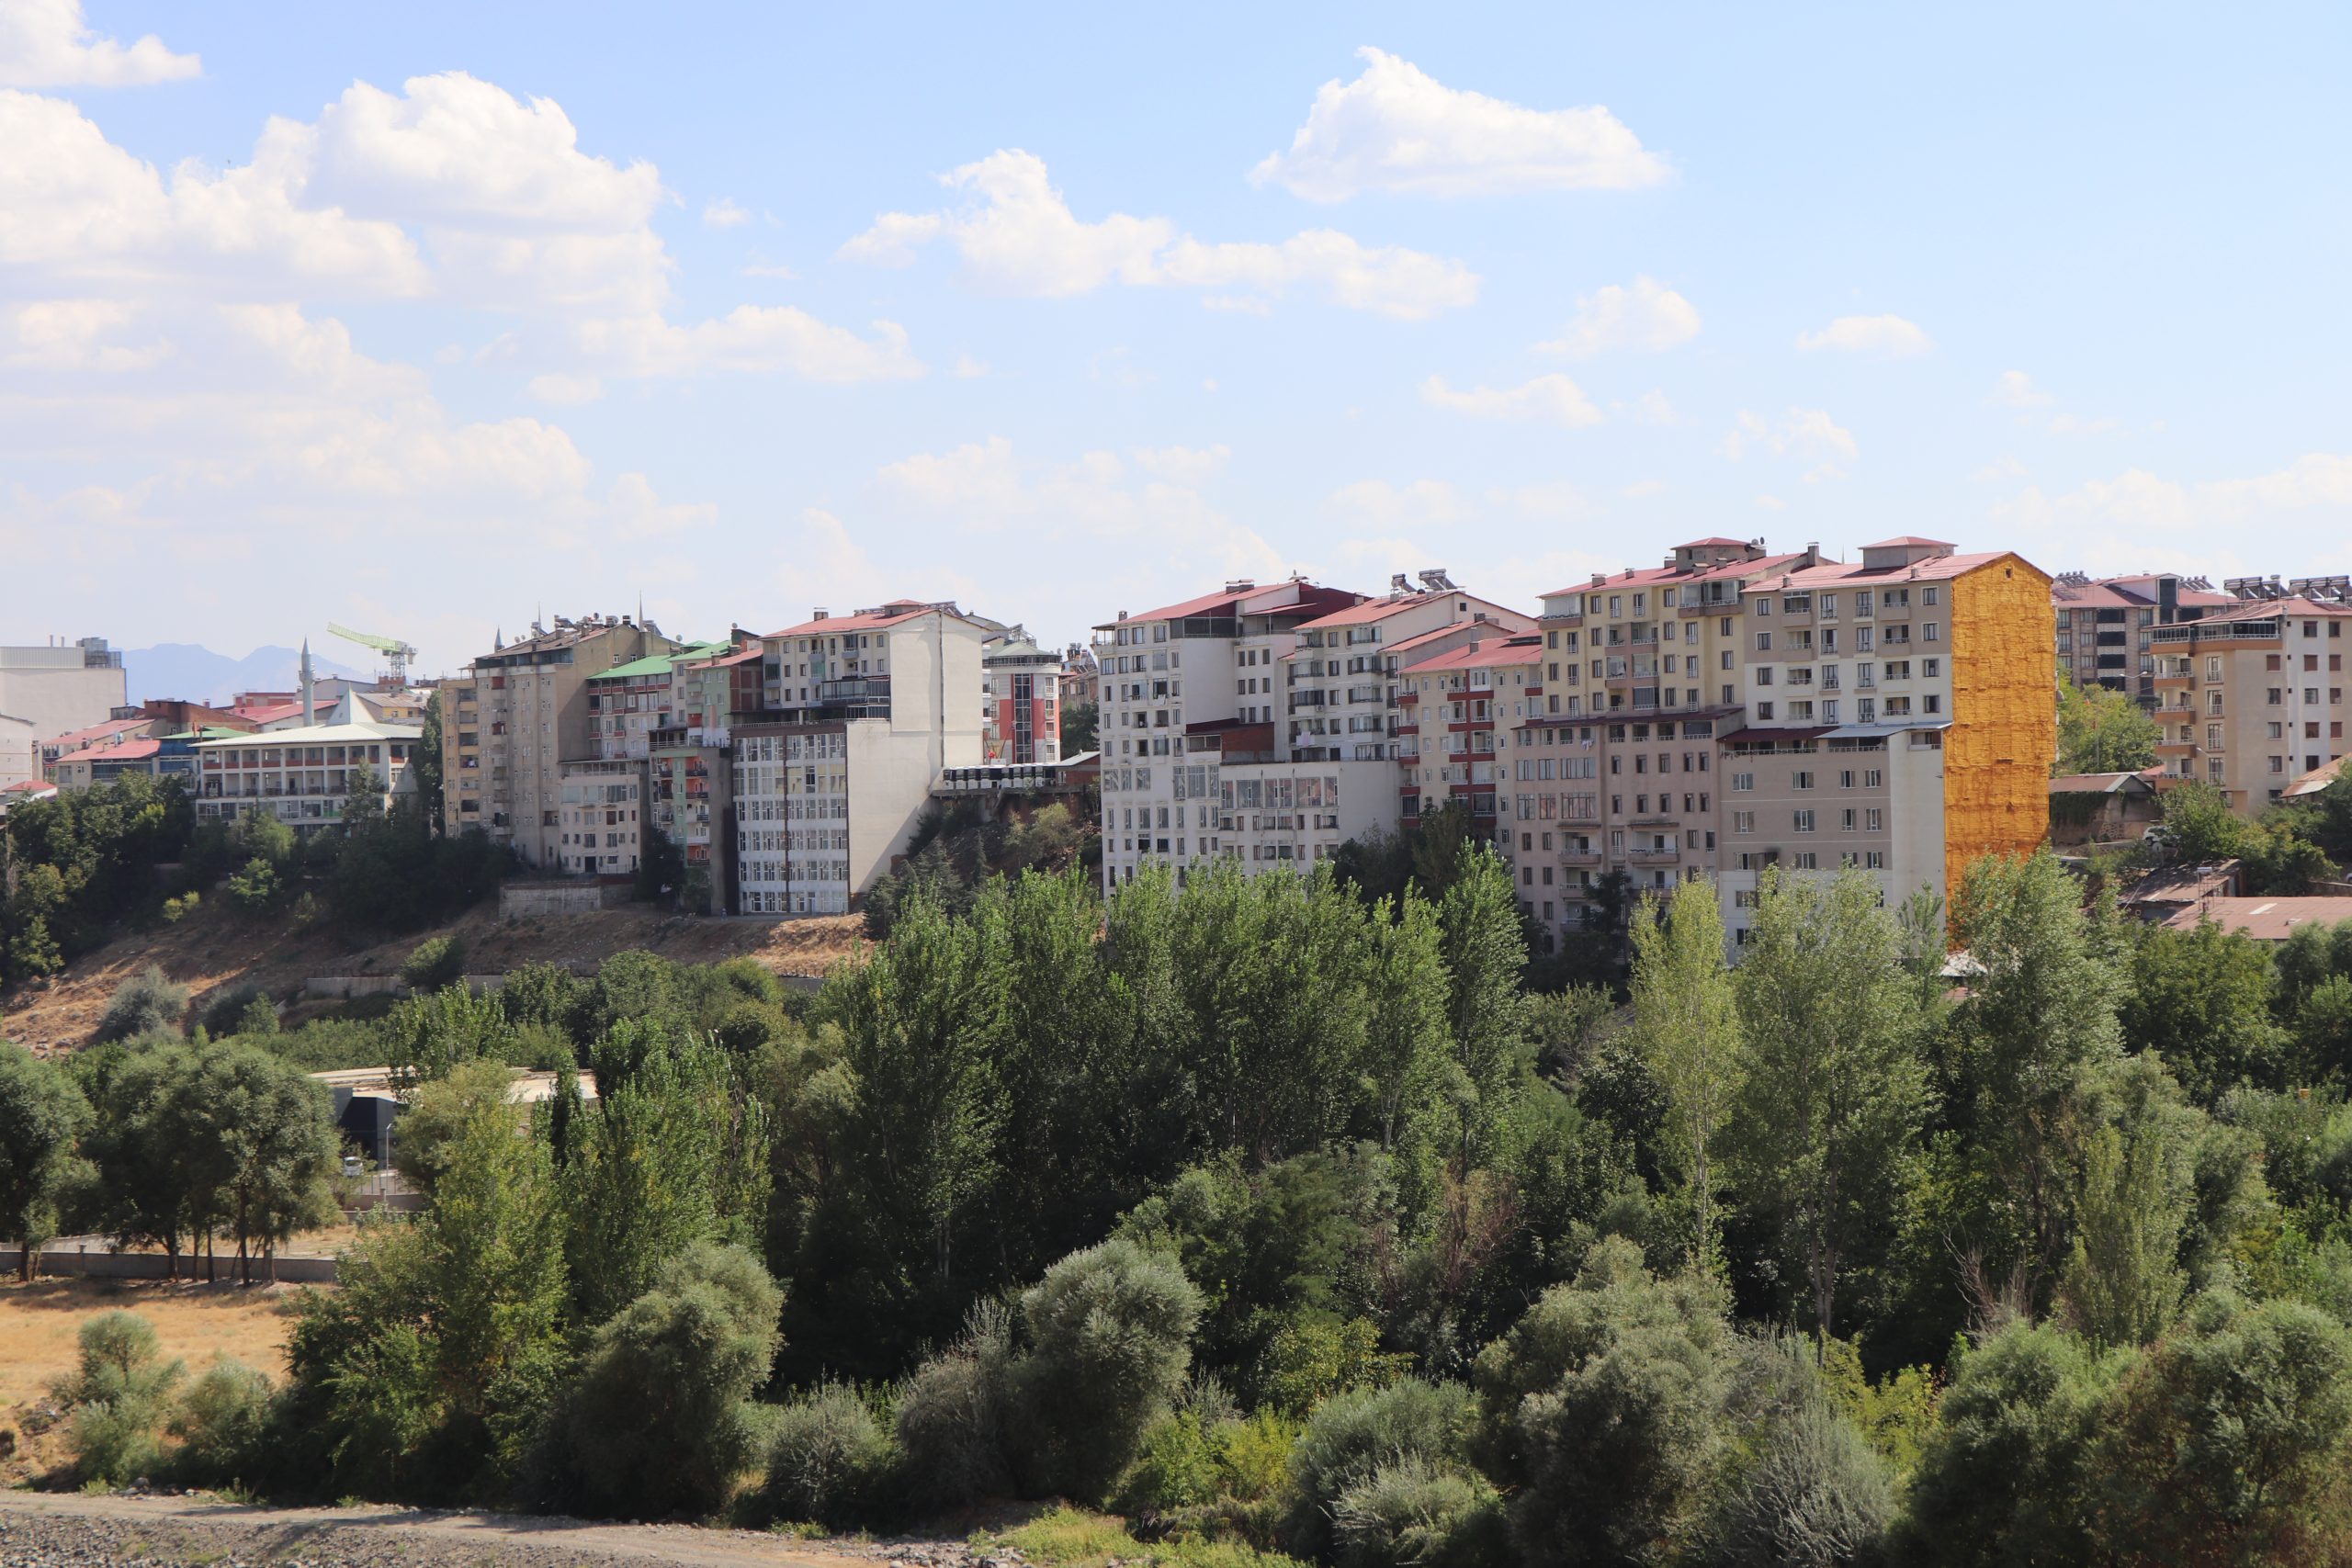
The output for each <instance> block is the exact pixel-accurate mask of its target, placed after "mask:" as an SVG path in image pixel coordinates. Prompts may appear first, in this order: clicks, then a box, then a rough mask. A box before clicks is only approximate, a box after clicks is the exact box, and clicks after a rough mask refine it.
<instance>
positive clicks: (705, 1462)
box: [568, 1243, 784, 1517]
mask: <svg viewBox="0 0 2352 1568" xmlns="http://www.w3.org/2000/svg"><path fill="white" fill-rule="evenodd" d="M783 1306H784V1293H783V1292H781V1291H779V1290H777V1289H776V1286H775V1280H772V1279H770V1278H769V1276H768V1271H767V1270H766V1269H763V1268H762V1267H761V1266H760V1263H759V1260H758V1259H757V1258H753V1257H752V1255H751V1254H750V1253H748V1252H745V1251H744V1250H743V1249H742V1248H741V1247H722V1246H718V1245H715V1244H711V1243H704V1244H701V1245H699V1246H696V1247H693V1248H691V1249H689V1250H688V1251H687V1252H686V1253H685V1254H684V1256H683V1257H680V1258H675V1259H673V1261H672V1262H671V1263H670V1265H669V1266H668V1267H667V1268H665V1269H663V1270H662V1274H661V1278H660V1282H659V1283H658V1284H657V1285H656V1286H655V1287H654V1288H653V1289H652V1290H650V1291H648V1292H646V1293H645V1294H643V1295H641V1296H639V1297H638V1298H637V1300H635V1301H633V1302H631V1303H629V1304H628V1307H626V1308H625V1309H623V1311H622V1312H621V1314H619V1315H618V1316H616V1317H615V1318H613V1319H612V1320H611V1321H610V1322H608V1323H606V1324H605V1325H604V1326H603V1327H602V1328H600V1329H598V1330H597V1331H596V1337H595V1341H594V1345H593V1347H592V1348H591V1349H590V1350H589V1353H588V1359H587V1362H586V1364H585V1366H584V1367H583V1368H582V1372H581V1376H580V1382H579V1384H578V1386H577V1388H576V1389H575V1390H574V1392H573V1395H572V1399H571V1410H570V1413H569V1422H568V1429H569V1437H570V1446H571V1457H572V1462H573V1465H574V1467H575V1469H576V1470H577V1472H578V1473H579V1476H580V1478H581V1479H582V1481H584V1482H586V1483H588V1484H589V1486H591V1487H592V1488H594V1493H595V1495H596V1498H597V1501H598V1503H599V1505H600V1506H605V1507H609V1508H612V1509H614V1510H615V1511H616V1512H620V1513H625V1514H630V1515H635V1516H639V1517H659V1516H662V1515H664V1514H670V1513H675V1512H680V1511H684V1512H688V1513H703V1512H707V1511H708V1510H710V1509H712V1508H715V1507H717V1506H718V1505H719V1504H720V1503H722V1502H724V1501H725V1500H726V1498H727V1494H728V1490H729V1486H730V1485H731V1484H732V1483H733V1482H734V1480H735V1477H736V1476H737V1475H738V1474H740V1473H741V1472H742V1471H743V1470H744V1468H745V1467H746V1466H747V1465H748V1464H749V1463H750V1461H751V1460H752V1457H753V1456H752V1449H753V1447H754V1443H753V1418H752V1411H751V1409H750V1401H751V1396H752V1391H753V1390H754V1389H756V1388H758V1387H759V1385H760V1384H761V1383H762V1382H764V1381H766V1378H767V1375H768V1368H769V1366H770V1365H771V1364H772V1363H773V1362H774V1360H775V1348H776V1329H775V1323H776V1314H777V1313H778V1312H780V1311H781V1310H782V1308H783Z"/></svg>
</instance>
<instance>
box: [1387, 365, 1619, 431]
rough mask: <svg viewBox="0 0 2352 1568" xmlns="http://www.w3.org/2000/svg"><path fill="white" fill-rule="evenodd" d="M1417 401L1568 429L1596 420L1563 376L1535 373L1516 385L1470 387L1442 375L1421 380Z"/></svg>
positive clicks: (1482, 416) (1477, 416) (1596, 413)
mask: <svg viewBox="0 0 2352 1568" xmlns="http://www.w3.org/2000/svg"><path fill="white" fill-rule="evenodd" d="M1421 401H1423V402H1425V403H1427V404H1429V405H1430V407H1431V408H1440V409H1451V410H1453V412H1456V413H1464V414H1468V415H1469V416H1470V417H1471V418H1473V419H1540V420H1545V421H1548V422H1550V423H1555V424H1561V425H1566V427H1568V428H1569V429H1571V430H1574V429H1577V428H1579V427H1581V426H1584V425H1590V424H1599V423H1600V410H1599V409H1597V408H1595V407H1593V406H1592V400H1591V399H1589V398H1588V397H1586V396H1585V395H1584V392H1583V390H1582V389H1580V388H1579V387H1577V384H1576V383H1575V382H1574V381H1571V380H1569V379H1568V378H1566V376H1538V377H1536V378H1534V379H1533V380H1532V381H1528V382H1525V383H1523V384H1522V385H1520V386H1517V387H1472V388H1469V389H1466V390H1459V391H1457V390H1456V389H1454V388H1453V387H1452V386H1450V385H1448V384H1447V382H1446V379H1445V378H1444V377H1442V376H1432V377H1430V378H1429V379H1428V380H1426V381H1424V382H1422V383H1421Z"/></svg>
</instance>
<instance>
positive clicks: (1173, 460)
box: [1130, 441, 1233, 485]
mask: <svg viewBox="0 0 2352 1568" xmlns="http://www.w3.org/2000/svg"><path fill="white" fill-rule="evenodd" d="M1130 456H1132V457H1134V458H1135V460H1136V467H1138V468H1141V469H1143V471H1144V472H1145V473H1148V474H1149V475H1150V476H1151V477H1152V478H1154V479H1166V480H1168V481H1169V482H1170V483H1171V484H1183V485H1198V484H1204V483H1205V482H1207V481H1208V480H1210V479H1215V478H1216V476H1217V475H1219V474H1221V473H1223V472H1225V465H1226V463H1227V461H1228V460H1229V459H1230V458H1231V457H1233V448H1232V447H1230V446H1227V445H1225V444H1224V443H1223V442H1221V441H1220V442H1218V443H1217V444H1216V446H1139V447H1137V448H1136V450H1135V451H1134V452H1133V453H1131V454H1130Z"/></svg>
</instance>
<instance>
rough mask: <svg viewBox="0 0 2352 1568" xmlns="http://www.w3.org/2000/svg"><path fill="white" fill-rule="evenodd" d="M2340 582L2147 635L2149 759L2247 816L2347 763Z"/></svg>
mask: <svg viewBox="0 0 2352 1568" xmlns="http://www.w3.org/2000/svg"><path fill="white" fill-rule="evenodd" d="M2341 582H2342V580H2341V579H2335V580H2319V581H2305V582H2299V583H2298V584H2296V585H2295V586H2296V588H2297V589H2301V592H2295V591H2293V590H2290V591H2288V592H2287V594H2286V595H2285V596H2282V597H2278V598H2263V599H2251V600H2245V601H2238V602H2233V604H2232V605H2231V607H2230V608H2228V609H2225V610H2219V611H2213V612H2211V613H2208V614H2207V615H2204V616H2202V617H2201V618H2199V619H2198V620H2196V621H2192V622H2188V623H2186V624H2183V625H2178V626H2158V627H2157V628H2155V630H2154V634H2153V637H2152V638H2151V641H2152V645H2153V648H2154V656H2155V674H2154V684H2155V692H2156V698H2157V704H2158V705H2157V707H2156V713H2155V716H2156V718H2157V721H2158V722H2159V723H2160V724H2161V725H2162V726H2163V727H2164V730H2163V735H2162V738H2161V739H2159V741H2158V742H2157V745H2156V758H2157V761H2159V762H2161V763H2162V764H2163V765H2164V768H2165V772H2166V773H2169V774H2171V775H2172V776H2173V777H2175V778H2182V779H2204V780H2206V781H2208V782H2210V783H2211V784H2217V785H2219V786H2220V787H2221V789H2222V792H2223V793H2224V794H2226V795H2228V796H2229V798H2230V804H2231V806H2232V807H2234V808H2235V809H2236V810H2237V811H2239V812H2240V813H2241V814H2243V815H2245V816H2249V817H2251V816H2254V815H2256V814H2257V813H2258V812H2260V811H2261V810H2262V808H2263V807H2266V806H2267V805H2269V804H2270V803H2271V802H2272V801H2275V800H2277V799H2278V797H2279V795H2281V794H2282V793H2283V792H2284V791H2285V790H2286V788H2287V786H2288V785H2289V784H2291V783H2293V782H2294V781H2295V780H2296V779H2297V778H2299V777H2300V776H2301V775H2302V774H2305V773H2311V772H2312V771H2314V770H2316V769H2318V768H2321V767H2324V766H2325V765H2326V764H2328V763H2330V762H2333V761H2336V760H2337V759H2339V758H2341V757H2343V756H2345V755H2346V752H2347V747H2346V740H2345V733H2344V727H2345V724H2346V721H2347V720H2352V705H2346V701H2345V693H2346V686H2347V682H2346V679H2345V673H2344V653H2345V646H2346V641H2347V640H2352V639H2347V637H2346V632H2345V629H2344V628H2345V626H2346V623H2347V622H2352V602H2347V599H2352V595H2347V594H2346V592H2345V591H2344V590H2343V589H2341V588H2339V587H2338V586H2337V584H2339V583H2341Z"/></svg>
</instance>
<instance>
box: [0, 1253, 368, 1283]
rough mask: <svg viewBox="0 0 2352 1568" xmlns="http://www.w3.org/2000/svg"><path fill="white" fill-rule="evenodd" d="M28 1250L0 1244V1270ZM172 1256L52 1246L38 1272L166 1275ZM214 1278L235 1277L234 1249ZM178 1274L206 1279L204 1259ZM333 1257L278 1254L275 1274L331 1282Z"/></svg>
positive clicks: (261, 1273)
mask: <svg viewBox="0 0 2352 1568" xmlns="http://www.w3.org/2000/svg"><path fill="white" fill-rule="evenodd" d="M23 1258H24V1254H23V1253H21V1252H19V1251H17V1249H16V1248H15V1247H6V1248H0V1274H5V1275H6V1276H7V1277H8V1278H10V1279H14V1278H16V1275H17V1269H18V1268H19V1267H20V1266H21V1265H22V1262H23ZM170 1261H171V1260H170V1259H169V1258H165V1257H164V1255H163V1254H162V1253H160V1252H60V1251H58V1250H57V1249H56V1248H54V1247H51V1248H49V1249H48V1250H46V1251H44V1252H42V1253H41V1254H40V1262H39V1266H38V1268H37V1269H36V1270H35V1272H36V1273H37V1274H38V1275H39V1276H40V1277H41V1278H45V1279H52V1280H54V1279H62V1278H65V1277H67V1276H74V1277H78V1278H82V1279H90V1280H162V1279H166V1278H168V1277H169V1275H168V1274H167V1272H166V1268H167V1265H168V1264H169V1263H170ZM214 1274H215V1277H216V1278H219V1279H222V1280H234V1279H235V1278H236V1277H237V1260H236V1257H235V1255H234V1254H224V1255H222V1256H221V1257H220V1258H219V1259H218V1260H217V1261H216V1263H215V1265H214ZM268 1277H269V1268H268V1265H267V1264H266V1263H265V1262H264V1261H263V1260H262V1259H260V1258H254V1280H256V1281H258V1280H265V1279H267V1278H268ZM180 1278H181V1279H183V1280H187V1279H197V1280H201V1279H203V1278H204V1260H203V1259H202V1258H189V1257H187V1256H186V1255H183V1256H182V1257H181V1258H180ZM336 1278H337V1276H336V1272H335V1260H334V1258H279V1259H278V1260H277V1281H278V1283H280V1284H288V1283H291V1284H300V1285H332V1284H334V1282H335V1280H336Z"/></svg>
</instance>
